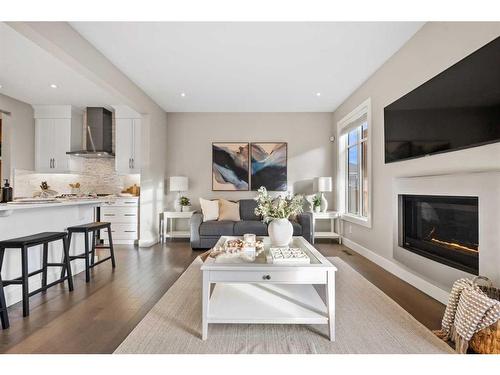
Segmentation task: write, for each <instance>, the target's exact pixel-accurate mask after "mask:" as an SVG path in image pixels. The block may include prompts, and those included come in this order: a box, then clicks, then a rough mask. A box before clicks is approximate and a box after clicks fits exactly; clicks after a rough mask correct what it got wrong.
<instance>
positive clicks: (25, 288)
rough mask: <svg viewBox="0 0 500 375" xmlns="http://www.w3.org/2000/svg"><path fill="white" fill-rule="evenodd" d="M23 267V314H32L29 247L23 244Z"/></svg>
mask: <svg viewBox="0 0 500 375" xmlns="http://www.w3.org/2000/svg"><path fill="white" fill-rule="evenodd" d="M21 269H22V275H21V280H22V288H23V316H25V317H26V316H28V315H29V314H30V301H29V300H30V298H29V286H28V248H27V247H26V246H23V247H22V249H21Z"/></svg>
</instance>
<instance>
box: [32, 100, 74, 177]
mask: <svg viewBox="0 0 500 375" xmlns="http://www.w3.org/2000/svg"><path fill="white" fill-rule="evenodd" d="M33 108H34V109H35V169H36V171H37V172H43V173H67V172H71V168H70V157H69V155H67V154H66V153H67V152H68V151H72V146H73V147H76V146H79V145H81V137H82V131H81V129H82V123H81V114H80V113H78V111H76V110H75V109H73V108H72V107H71V106H52V105H46V106H33ZM74 145H76V146H74Z"/></svg>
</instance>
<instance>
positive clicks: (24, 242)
mask: <svg viewBox="0 0 500 375" xmlns="http://www.w3.org/2000/svg"><path fill="white" fill-rule="evenodd" d="M54 241H62V242H63V262H62V263H49V262H48V253H49V243H50V242H54ZM38 245H43V254H42V268H41V269H39V270H36V271H33V272H28V249H29V248H31V247H33V246H38ZM5 249H20V250H21V270H22V275H21V276H20V277H17V278H15V279H11V280H3V285H4V286H8V285H14V284H17V285H22V288H23V316H28V315H29V314H30V307H29V297H31V296H33V295H35V294H37V293H40V292H44V291H46V290H47V289H48V288H50V287H51V286H54V285H56V284H59V283H61V282H63V281H65V280H68V286H69V290H70V291H72V290H73V277H72V275H71V267H70V262H69V261H70V259H69V250H68V249H69V247H68V241H67V233H66V232H43V233H38V234H34V235H31V236H26V237H19V238H14V239H11V240H5V241H0V272H1V271H2V265H3V257H4V254H5ZM48 267H62V269H63V276H62V277H61V278H60V279H58V280H56V281H53V282H51V283H50V284H47V268H48ZM66 269H67V270H68V276H64V274H65V270H66ZM39 273H41V274H42V287H41V288H38V289H37V290H34V291H32V292H30V291H29V287H28V280H29V278H30V277H31V276H34V275H38V274H39Z"/></svg>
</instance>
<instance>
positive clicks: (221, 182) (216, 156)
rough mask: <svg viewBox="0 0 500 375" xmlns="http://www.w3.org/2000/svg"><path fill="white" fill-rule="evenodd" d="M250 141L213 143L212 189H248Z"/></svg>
mask: <svg viewBox="0 0 500 375" xmlns="http://www.w3.org/2000/svg"><path fill="white" fill-rule="evenodd" d="M249 159H250V158H249V150H248V143H226V142H221V143H212V190H214V191H244V190H248V186H249V184H248V169H249V164H250V163H249Z"/></svg>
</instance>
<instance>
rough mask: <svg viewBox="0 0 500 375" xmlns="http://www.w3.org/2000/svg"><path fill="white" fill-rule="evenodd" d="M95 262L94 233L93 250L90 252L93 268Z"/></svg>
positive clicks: (93, 235) (93, 239)
mask: <svg viewBox="0 0 500 375" xmlns="http://www.w3.org/2000/svg"><path fill="white" fill-rule="evenodd" d="M94 262H95V232H92V250H90V264H91V265H92V266H93V265H94Z"/></svg>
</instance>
